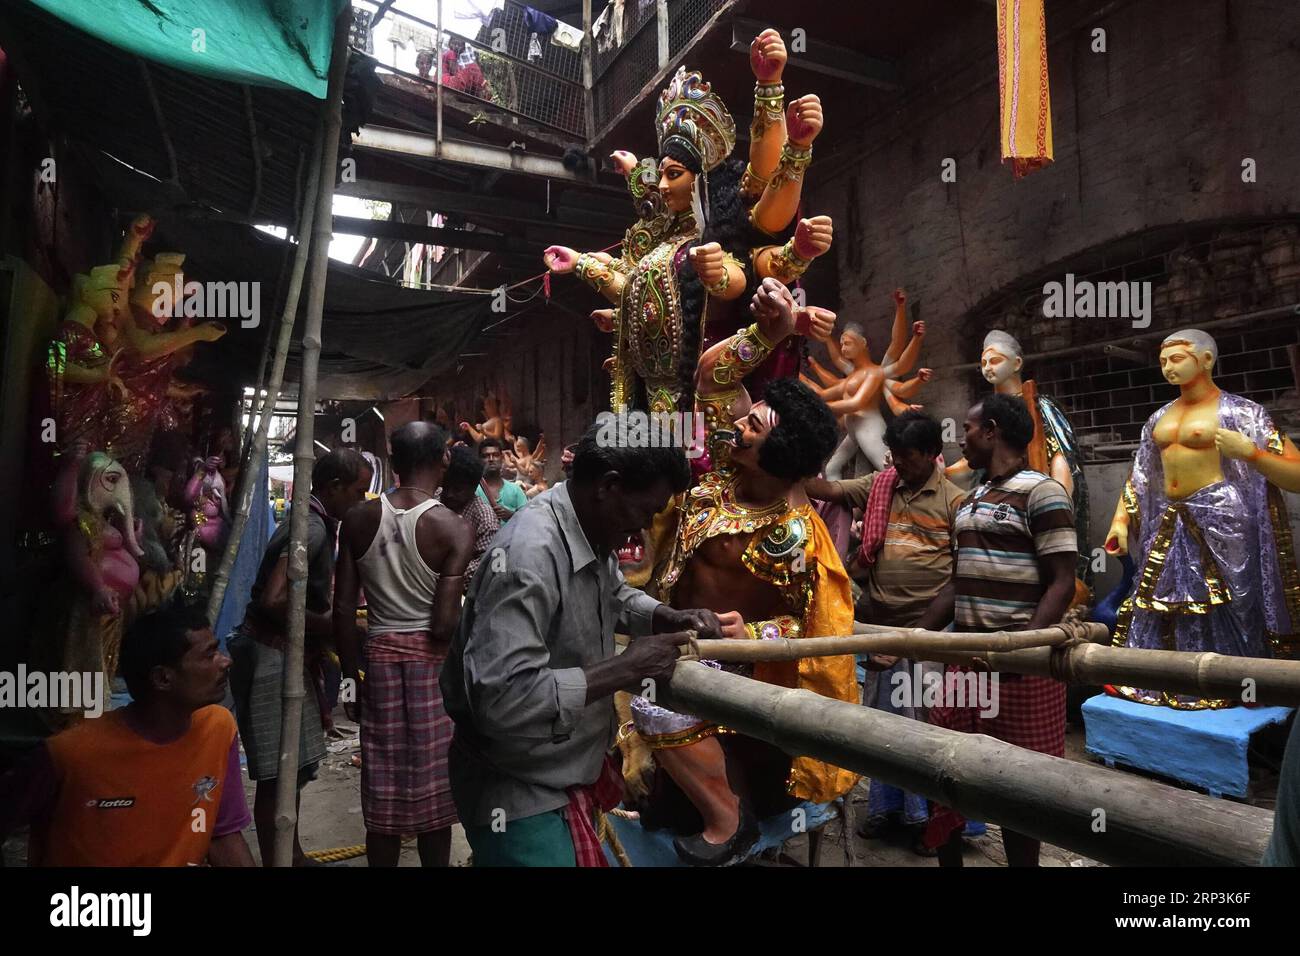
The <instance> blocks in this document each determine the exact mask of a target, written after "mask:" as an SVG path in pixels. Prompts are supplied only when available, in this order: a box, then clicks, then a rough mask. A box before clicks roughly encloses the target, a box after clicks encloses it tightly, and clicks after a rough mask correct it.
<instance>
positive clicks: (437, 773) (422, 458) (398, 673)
mask: <svg viewBox="0 0 1300 956" xmlns="http://www.w3.org/2000/svg"><path fill="white" fill-rule="evenodd" d="M390 447H391V454H390V456H389V461H390V462H391V463H392V466H393V470H394V471H396V472H397V477H398V481H399V487H398V488H397V490H395V491H392V492H386V493H384V494H383V495H380V497H379V498H377V499H376V500H374V501H368V502H366V503H365V504H364V505H361V506H360V507H357V508H355V509H353V510H352V511H351V512H349V513H348V515H347V517H346V518H344V519H343V527H342V530H341V532H340V537H339V557H338V564H337V565H336V567H335V573H334V577H335V583H334V636H335V640H336V642H337V645H338V649H339V658H340V661H341V663H342V665H343V675H344V677H350V678H352V679H353V680H359V677H360V673H361V671H362V670H363V669H364V671H365V680H364V681H363V682H360V684H359V686H360V687H361V693H360V694H358V695H357V703H358V705H359V706H360V711H361V713H360V723H361V813H362V816H363V817H364V819H365V824H366V858H367V860H368V861H369V863H370V865H371V866H396V865H397V858H398V855H399V853H400V852H401V846H402V837H403V836H404V835H407V834H415V835H416V837H417V842H418V846H419V851H420V862H421V863H422V864H423V865H425V866H446V865H447V864H448V862H449V859H450V856H451V827H452V824H454V823H455V822H456V807H455V804H454V803H453V802H452V799H451V790H450V786H449V784H448V781H447V747H448V745H449V744H450V743H451V729H452V728H451V720H450V719H449V718H448V717H447V713H446V711H444V710H443V706H442V695H441V694H440V693H439V690H438V678H439V675H440V674H441V672H442V664H443V660H444V659H445V658H446V655H447V645H448V641H449V640H450V638H451V634H452V631H453V630H454V629H455V627H456V621H457V619H458V618H459V617H460V598H461V593H462V591H463V590H464V583H465V582H464V576H465V569H466V567H467V566H468V565H469V561H470V557H471V556H472V554H473V545H474V532H473V530H472V529H471V527H470V524H469V522H467V521H466V520H465V519H463V518H461V517H460V516H459V515H457V514H455V513H454V512H453V511H451V510H450V509H449V508H447V507H445V506H444V505H443V504H441V503H440V502H439V501H438V500H437V499H436V498H434V493H435V492H436V491H437V489H438V488H439V486H441V484H442V479H443V475H444V473H445V472H446V470H447V464H448V461H449V454H448V448H447V433H446V432H444V431H443V430H442V429H441V428H439V427H438V426H437V425H434V424H432V423H430V422H410V423H409V424H406V425H403V426H402V427H401V428H398V429H397V430H396V431H395V432H393V435H392V438H391V439H390ZM358 588H364V590H365V595H366V615H367V627H366V634H365V647H364V657H365V663H364V666H363V665H362V664H361V660H360V658H361V656H362V655H361V653H360V650H361V648H360V641H359V640H358V638H359V636H360V635H359V633H358V629H357V624H356V611H357V591H358Z"/></svg>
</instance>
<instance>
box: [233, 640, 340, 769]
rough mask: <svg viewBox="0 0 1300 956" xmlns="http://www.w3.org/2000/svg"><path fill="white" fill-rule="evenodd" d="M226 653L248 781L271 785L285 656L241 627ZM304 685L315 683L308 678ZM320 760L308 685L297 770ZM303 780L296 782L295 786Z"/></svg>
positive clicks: (315, 707)
mask: <svg viewBox="0 0 1300 956" xmlns="http://www.w3.org/2000/svg"><path fill="white" fill-rule="evenodd" d="M226 647H227V648H228V650H229V653H230V661H231V664H230V694H231V696H232V697H233V698H234V702H235V717H236V719H237V720H238V721H239V739H240V741H241V742H242V743H243V745H244V753H245V754H247V756H248V777H249V779H250V780H274V779H275V778H276V777H278V776H279V775H280V716H281V712H282V711H283V708H284V697H283V694H284V688H283V686H282V685H283V681H284V652H283V651H282V650H280V649H279V648H276V647H272V646H271V645H270V644H269V643H268V642H267V641H266V640H265V639H264V640H258V639H257V638H256V637H254V636H253V631H252V629H251V628H245V627H240V628H239V629H238V630H236V631H235V632H234V633H232V634H231V635H230V638H229V640H228V641H227V643H226ZM304 680H307V681H312V682H314V680H313V678H311V677H305V678H304ZM324 757H325V731H324V730H323V729H322V723H321V712H320V703H319V698H318V697H317V695H316V694H315V693H313V692H312V684H311V683H308V685H307V696H306V697H304V698H303V701H302V723H301V725H300V726H299V729H298V770H299V771H300V773H301V771H303V770H305V769H306V768H309V767H312V766H313V765H315V764H317V763H319V762H320V761H321V760H322V759H324ZM301 783H302V778H301V777H300V784H299V785H301Z"/></svg>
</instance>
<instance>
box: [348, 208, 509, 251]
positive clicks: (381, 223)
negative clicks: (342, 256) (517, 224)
mask: <svg viewBox="0 0 1300 956" xmlns="http://www.w3.org/2000/svg"><path fill="white" fill-rule="evenodd" d="M333 231H334V232H336V233H343V234H344V235H347V236H377V237H378V238H380V239H400V240H402V241H403V242H422V243H425V244H426V245H432V246H448V247H450V248H453V249H480V250H482V251H484V252H509V251H512V250H517V251H523V250H524V249H525V248H526V246H525V244H524V243H523V241H522V239H521V238H520V237H518V236H503V235H500V234H499V233H492V232H482V231H479V230H470V229H446V228H439V227H437V226H423V225H420V224H419V223H418V222H392V221H390V220H384V219H359V218H355V217H352V216H335V217H334V223H333Z"/></svg>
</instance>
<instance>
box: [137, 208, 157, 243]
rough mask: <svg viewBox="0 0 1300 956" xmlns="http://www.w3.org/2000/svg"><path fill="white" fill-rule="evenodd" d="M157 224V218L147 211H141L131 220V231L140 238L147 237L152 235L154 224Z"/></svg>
mask: <svg viewBox="0 0 1300 956" xmlns="http://www.w3.org/2000/svg"><path fill="white" fill-rule="evenodd" d="M156 225H158V222H157V220H155V219H154V217H153V216H151V215H149V214H148V213H147V212H142V213H140V215H138V216H136V217H135V219H134V220H132V222H131V231H132V232H133V233H135V234H136V235H137V236H139V237H140V238H141V239H148V238H149V237H150V236H152V235H153V230H154V226H156Z"/></svg>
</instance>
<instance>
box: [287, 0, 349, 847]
mask: <svg viewBox="0 0 1300 956" xmlns="http://www.w3.org/2000/svg"><path fill="white" fill-rule="evenodd" d="M350 10H351V8H347V7H345V8H344V12H343V13H342V14H340V16H339V18H338V20H337V21H336V22H335V24H334V49H333V52H332V54H331V56H330V75H329V89H328V92H327V93H326V98H325V115H324V132H323V137H324V138H323V140H322V143H321V151H320V152H321V164H320V167H319V176H320V182H319V185H318V188H317V190H316V214H315V217H314V222H313V236H312V241H311V252H310V255H311V268H310V270H309V273H310V274H309V285H308V286H307V310H306V313H305V314H304V316H303V333H302V379H301V381H300V382H299V384H298V426H297V430H296V432H295V435H296V438H295V442H294V455H293V512H292V515H291V517H290V519H289V575H288V576H289V614H288V618H289V620H288V634H287V635H286V637H287V638H288V642H287V644H288V646H287V647H286V649H285V655H284V685H283V687H284V689H283V693H282V699H283V702H284V707H283V710H282V711H281V717H280V769H279V777H278V778H277V779H276V791H275V854H274V856H275V865H276V866H292V865H293V833H294V828H295V826H296V824H297V822H298V813H297V806H296V804H297V795H298V736H299V733H300V731H301V728H302V702H303V698H304V697H305V696H306V691H305V688H304V682H303V643H304V636H305V632H306V624H307V518H308V512H309V510H310V507H311V506H310V503H309V500H310V498H311V471H312V466H313V465H314V464H315V463H316V455H315V449H314V448H313V445H314V443H315V426H316V373H317V369H318V367H319V365H320V329H321V317H322V315H323V314H324V311H325V281H326V278H327V276H328V273H329V247H330V223H331V218H330V215H331V211H332V206H333V201H334V179H335V175H334V174H335V170H336V169H337V167H338V155H339V132H340V128H341V126H342V114H343V81H344V78H345V75H346V73H347V62H348V19H349V17H350V15H351V13H350ZM268 417H269V416H268Z"/></svg>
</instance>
